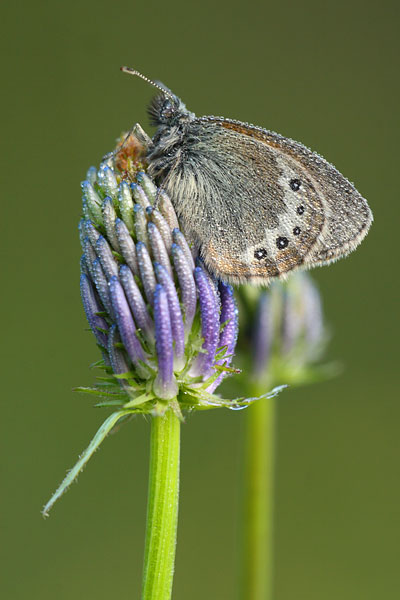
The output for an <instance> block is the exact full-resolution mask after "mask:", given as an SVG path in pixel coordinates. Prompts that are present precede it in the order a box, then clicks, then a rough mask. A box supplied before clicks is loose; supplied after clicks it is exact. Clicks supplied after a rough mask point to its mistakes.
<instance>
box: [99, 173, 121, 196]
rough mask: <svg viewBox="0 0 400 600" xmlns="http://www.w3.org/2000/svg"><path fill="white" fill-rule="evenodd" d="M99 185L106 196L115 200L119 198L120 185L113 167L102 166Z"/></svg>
mask: <svg viewBox="0 0 400 600" xmlns="http://www.w3.org/2000/svg"><path fill="white" fill-rule="evenodd" d="M97 178H98V183H99V185H100V187H101V189H102V190H103V192H104V193H105V195H106V196H111V198H112V199H113V200H115V199H116V198H117V194H118V183H117V180H116V178H115V175H114V172H113V170H112V168H111V167H109V166H107V165H102V166H101V167H100V169H99V172H98V175H97Z"/></svg>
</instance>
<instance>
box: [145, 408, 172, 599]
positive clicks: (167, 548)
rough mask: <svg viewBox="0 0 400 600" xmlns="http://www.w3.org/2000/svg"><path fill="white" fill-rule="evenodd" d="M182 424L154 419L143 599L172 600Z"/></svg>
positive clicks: (169, 417)
mask: <svg viewBox="0 0 400 600" xmlns="http://www.w3.org/2000/svg"><path fill="white" fill-rule="evenodd" d="M179 446H180V421H179V418H178V417H177V416H176V415H175V413H174V412H173V411H172V410H171V409H169V410H167V412H166V413H165V415H164V416H162V417H159V416H157V417H152V423H151V443H150V475H149V496H148V505H147V524H146V546H145V559H144V572H143V589H142V600H170V598H171V592H172V580H173V575H174V563H175V546H176V531H177V523H178V499H179Z"/></svg>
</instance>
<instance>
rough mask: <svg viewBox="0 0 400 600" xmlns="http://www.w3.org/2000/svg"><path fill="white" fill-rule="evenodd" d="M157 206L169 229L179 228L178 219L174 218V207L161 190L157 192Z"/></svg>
mask: <svg viewBox="0 0 400 600" xmlns="http://www.w3.org/2000/svg"><path fill="white" fill-rule="evenodd" d="M157 207H158V209H159V211H160V213H161V214H162V216H163V217H164V219H165V220H166V222H167V223H168V227H169V229H170V231H173V230H174V229H178V230H179V223H178V219H177V218H176V214H175V210H174V207H173V205H172V202H171V200H170V199H169V196H168V195H167V194H166V193H165V192H164V191H163V190H160V191H159V192H158V201H157Z"/></svg>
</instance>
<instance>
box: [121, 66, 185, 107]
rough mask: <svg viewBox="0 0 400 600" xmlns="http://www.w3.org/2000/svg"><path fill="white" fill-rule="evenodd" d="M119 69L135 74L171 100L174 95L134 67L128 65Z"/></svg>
mask: <svg viewBox="0 0 400 600" xmlns="http://www.w3.org/2000/svg"><path fill="white" fill-rule="evenodd" d="M120 69H121V71H122V72H123V73H128V74H129V75H136V76H137V77H140V79H143V80H144V81H147V83H150V85H152V86H153V87H155V88H157V89H158V90H160V92H162V93H163V94H164V96H167V97H168V98H171V100H173V99H174V96H173V95H172V94H171V92H168V91H167V90H166V89H165V88H163V87H162V86H161V85H158V83H156V82H155V81H153V80H152V79H149V78H148V77H146V75H142V74H141V73H139V71H136V70H135V69H131V68H130V67H120Z"/></svg>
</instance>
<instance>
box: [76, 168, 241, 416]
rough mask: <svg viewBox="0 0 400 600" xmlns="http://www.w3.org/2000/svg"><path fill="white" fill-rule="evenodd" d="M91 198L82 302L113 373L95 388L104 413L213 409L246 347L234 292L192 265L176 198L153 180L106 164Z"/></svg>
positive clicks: (86, 190)
mask: <svg viewBox="0 0 400 600" xmlns="http://www.w3.org/2000/svg"><path fill="white" fill-rule="evenodd" d="M82 191H83V202H82V207H83V219H82V220H81V222H80V225H79V231H80V239H81V245H82V249H83V255H82V258H81V296H82V301H83V306H84V309H85V313H86V317H87V320H88V322H89V325H90V328H91V330H92V332H93V334H94V336H95V338H96V341H97V344H98V345H99V347H100V348H101V350H102V353H103V359H104V365H105V368H106V370H107V371H108V378H106V381H105V382H104V383H103V385H101V384H100V385H99V386H98V387H97V388H95V389H96V390H97V391H98V392H99V393H100V394H101V395H102V396H105V397H107V398H108V400H105V401H104V402H103V405H107V404H108V405H111V404H113V405H115V404H118V403H119V404H120V405H123V406H125V407H127V406H129V407H132V408H135V410H136V411H138V412H153V413H154V412H156V413H159V412H163V411H165V409H166V407H167V406H168V403H169V402H173V403H174V407H175V409H176V410H179V408H182V407H184V408H194V407H198V408H199V407H203V408H204V407H207V405H208V404H209V403H210V404H213V402H209V401H210V400H212V399H213V398H214V400H215V398H216V397H213V396H212V392H213V391H214V390H215V389H216V387H217V386H218V384H219V383H220V382H221V381H222V379H223V378H224V376H225V375H226V374H227V373H228V372H230V371H231V369H230V368H229V365H230V363H231V360H232V356H233V353H234V350H235V344H236V339H237V332H238V318H237V309H236V304H235V300H234V297H233V291H232V288H231V287H230V286H229V285H226V284H225V283H223V282H220V281H218V282H217V281H215V280H214V279H213V278H212V277H211V276H210V274H209V273H208V272H207V270H206V269H205V267H204V266H203V265H202V263H201V262H200V261H199V260H198V259H196V257H195V256H193V255H192V251H191V249H190V248H189V246H188V243H187V242H186V239H185V237H184V235H183V234H182V232H181V231H180V230H179V226H178V221H177V217H176V214H175V211H174V208H173V206H172V203H171V201H170V199H169V197H168V196H167V195H166V193H165V192H164V191H163V190H161V189H158V188H157V187H156V186H155V185H154V183H153V182H152V180H151V179H150V178H149V177H148V176H147V175H146V174H145V173H144V172H139V173H138V174H137V176H136V178H135V181H134V182H132V181H128V180H126V179H124V178H122V177H121V176H120V174H119V173H118V172H117V171H115V170H114V169H113V167H112V166H110V164H107V163H104V164H102V165H101V166H100V168H99V170H98V171H97V170H96V169H95V168H93V167H92V168H91V169H89V171H88V174H87V179H86V180H85V181H84V182H83V183H82ZM83 390H84V389H83V388H81V391H83ZM91 391H94V390H91Z"/></svg>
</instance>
